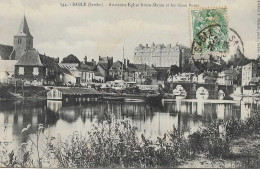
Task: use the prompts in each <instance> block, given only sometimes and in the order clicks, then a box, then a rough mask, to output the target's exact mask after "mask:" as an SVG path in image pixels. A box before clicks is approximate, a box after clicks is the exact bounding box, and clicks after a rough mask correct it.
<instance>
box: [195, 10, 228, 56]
mask: <svg viewBox="0 0 260 169" xmlns="http://www.w3.org/2000/svg"><path fill="white" fill-rule="evenodd" d="M190 27H191V39H192V42H191V43H192V44H191V50H192V54H202V53H203V54H205V53H227V52H228V22H227V8H212V9H211V8H198V9H190Z"/></svg>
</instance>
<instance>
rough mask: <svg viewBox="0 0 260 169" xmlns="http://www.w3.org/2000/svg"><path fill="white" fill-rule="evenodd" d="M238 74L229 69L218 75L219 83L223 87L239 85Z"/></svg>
mask: <svg viewBox="0 0 260 169" xmlns="http://www.w3.org/2000/svg"><path fill="white" fill-rule="evenodd" d="M237 80H238V73H237V71H236V70H233V69H228V70H225V71H222V72H220V73H219V74H218V78H217V83H218V84H221V85H234V84H237Z"/></svg>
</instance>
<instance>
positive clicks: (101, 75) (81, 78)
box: [0, 16, 157, 85]
mask: <svg viewBox="0 0 260 169" xmlns="http://www.w3.org/2000/svg"><path fill="white" fill-rule="evenodd" d="M156 76H157V71H156V70H155V69H154V68H153V67H150V66H148V65H146V64H132V63H130V62H129V60H126V59H124V60H123V61H122V62H121V61H116V62H114V61H113V57H101V56H99V58H98V62H97V63H96V61H94V60H93V59H92V60H91V61H88V60H87V57H85V58H84V61H83V62H80V63H59V59H58V58H52V57H49V56H46V55H45V54H40V53H39V52H38V51H37V50H36V49H35V48H34V47H33V36H32V34H31V33H30V29H29V26H28V23H27V20H26V17H25V16H24V17H23V19H22V22H21V24H20V26H19V29H18V32H17V33H16V34H15V35H14V39H13V46H9V45H2V44H0V83H11V82H17V81H21V82H23V84H28V85H44V84H46V85H54V84H60V85H76V84H80V85H86V84H88V83H105V82H106V81H109V80H117V79H121V80H125V81H132V82H136V83H143V82H145V80H146V79H147V78H150V79H151V81H153V80H156Z"/></svg>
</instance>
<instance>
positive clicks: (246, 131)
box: [1, 113, 260, 168]
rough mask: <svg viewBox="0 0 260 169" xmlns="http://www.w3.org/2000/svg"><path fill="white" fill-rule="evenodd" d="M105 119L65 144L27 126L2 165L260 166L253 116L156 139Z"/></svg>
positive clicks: (259, 124)
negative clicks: (25, 140) (190, 132)
mask: <svg viewBox="0 0 260 169" xmlns="http://www.w3.org/2000/svg"><path fill="white" fill-rule="evenodd" d="M105 119H106V120H105V121H103V122H102V123H100V124H93V126H92V129H91V130H90V131H89V132H88V133H87V135H84V136H83V135H81V134H80V133H78V132H74V133H73V134H72V135H71V136H70V137H69V138H67V139H66V140H64V139H61V138H60V137H59V136H49V135H48V136H46V133H45V132H44V126H43V125H41V124H39V125H38V127H37V128H36V129H32V128H31V126H30V125H28V126H27V128H25V129H23V131H22V133H23V135H24V136H25V137H27V138H28V139H27V140H28V143H23V144H22V145H21V148H20V149H19V153H18V152H15V151H12V152H9V153H7V152H6V151H1V152H5V153H2V154H1V155H2V158H1V167H47V168H48V167H55V168H56V167H64V168H71V167H73V168H76V167H81V168H99V167H105V168H108V167H109V168H115V167H117V168H122V167H127V168H129V167H135V168H137V167H141V168H143V167H221V168H223V167H229V168H230V167H236V168H238V167H245V168H258V167H259V159H260V158H259V157H260V143H259V138H260V135H259V129H260V115H258V114H257V113H255V114H254V113H252V116H251V117H250V118H248V119H247V120H245V121H240V120H230V121H228V122H226V123H216V124H212V125H211V126H209V127H207V128H205V129H203V130H200V131H198V132H195V133H193V134H191V135H189V136H188V137H187V138H186V137H184V136H183V134H182V132H180V131H179V130H177V129H173V130H172V131H170V132H168V133H165V134H164V135H163V136H162V137H157V139H156V140H151V139H148V138H145V136H144V135H141V136H139V135H138V134H137V128H136V127H134V126H132V125H131V122H130V121H129V120H113V118H112V119H111V118H110V115H109V114H107V115H106V117H105ZM220 126H222V127H223V129H224V131H222V129H221V127H220ZM32 132H33V133H34V134H33V135H34V136H33V135H32V134H31V133H32ZM223 133H224V134H223ZM32 137H34V138H35V139H32ZM42 143H44V144H42ZM10 144H11V143H10Z"/></svg>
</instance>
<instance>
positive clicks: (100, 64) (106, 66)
mask: <svg viewBox="0 0 260 169" xmlns="http://www.w3.org/2000/svg"><path fill="white" fill-rule="evenodd" d="M98 65H99V66H100V67H102V68H103V69H104V70H108V64H107V63H98Z"/></svg>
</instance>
